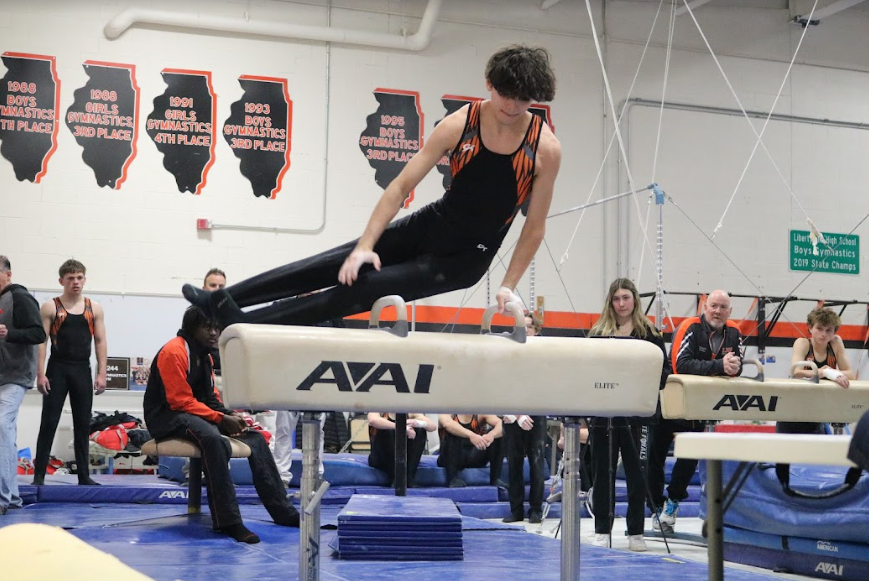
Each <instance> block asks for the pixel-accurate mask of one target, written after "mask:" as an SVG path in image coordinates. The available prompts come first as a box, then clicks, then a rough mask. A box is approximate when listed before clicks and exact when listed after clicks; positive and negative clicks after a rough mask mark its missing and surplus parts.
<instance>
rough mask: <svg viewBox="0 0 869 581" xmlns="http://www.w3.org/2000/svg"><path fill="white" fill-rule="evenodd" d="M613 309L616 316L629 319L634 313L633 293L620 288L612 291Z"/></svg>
mask: <svg viewBox="0 0 869 581" xmlns="http://www.w3.org/2000/svg"><path fill="white" fill-rule="evenodd" d="M613 311H615V313H616V317H618V318H619V319H622V322H624V320H626V319H630V318H631V315H632V314H634V293H632V292H631V291H629V290H627V289H623V288H620V289H618V290H617V291H616V292H615V293H613Z"/></svg>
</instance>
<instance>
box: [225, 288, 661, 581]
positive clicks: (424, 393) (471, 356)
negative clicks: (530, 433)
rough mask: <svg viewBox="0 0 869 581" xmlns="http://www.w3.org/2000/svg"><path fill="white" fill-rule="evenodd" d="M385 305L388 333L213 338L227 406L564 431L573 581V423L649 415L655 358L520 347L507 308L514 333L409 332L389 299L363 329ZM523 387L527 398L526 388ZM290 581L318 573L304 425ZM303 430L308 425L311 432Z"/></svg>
mask: <svg viewBox="0 0 869 581" xmlns="http://www.w3.org/2000/svg"><path fill="white" fill-rule="evenodd" d="M389 304H391V305H394V306H395V307H396V311H397V314H398V317H397V318H398V321H397V323H396V325H395V326H394V327H393V328H392V329H389V330H388V332H387V330H362V329H332V328H324V327H293V326H274V325H245V324H239V325H233V326H230V327H228V328H227V329H226V330H225V331H224V332H223V334H222V335H221V337H220V355H221V359H222V361H223V390H224V393H223V395H224V399H225V401H226V404H227V405H228V406H229V407H253V408H261V409H262V408H266V409H279V410H280V409H283V410H302V411H318V410H335V411H370V410H390V411H394V412H423V413H444V412H450V413H465V412H468V413H475V412H479V411H480V410H485V411H486V412H487V413H497V414H508V413H517V412H520V413H526V414H538V415H558V416H565V417H568V418H573V419H572V421H571V420H568V421H566V422H565V432H566V433H565V454H564V458H565V469H564V495H563V498H564V507H563V513H564V514H565V515H566V516H565V519H564V525H563V527H564V530H563V536H562V548H561V578H562V579H563V580H568V579H569V580H571V581H572V580H574V579H578V578H579V511H578V505H577V498H578V494H579V426H578V420H577V419H576V418H577V417H578V416H588V415H595V416H605V417H606V416H609V417H612V416H650V415H652V414H654V412H655V408H656V405H657V401H658V385H659V382H660V377H661V366H662V364H663V361H662V355H661V351H660V349H659V348H657V347H656V346H654V345H652V344H651V343H648V342H646V341H631V340H616V339H614V340H602V339H576V338H563V337H530V338H526V337H525V329H524V315H523V313H522V310H521V308H519V306H518V305H516V304H513V303H510V304H508V307H509V309H510V312H511V313H512V316H513V318H514V321H515V328H514V331H513V332H512V333H506V334H492V333H490V332H489V330H490V327H491V320H492V317H493V315H494V313H495V307H490V308H489V309H487V311H486V313H485V314H484V317H483V325H482V328H483V333H482V334H481V335H462V334H447V333H416V332H413V333H408V332H407V318H406V314H407V309H406V307H405V305H404V301H402V300H401V299H400V298H399V297H386V298H384V299H380V300H379V301H378V302H377V303H375V305H374V307H373V308H372V311H371V323H370V325H369V326H370V328H374V329H377V327H378V323H379V318H380V312H381V310H382V309H383V307H384V306H385V305H389ZM529 385H533V386H534V388H533V389H526V387H527V386H529ZM303 424H304V425H303V468H302V490H301V502H302V511H301V515H302V517H301V523H302V524H301V532H300V535H301V536H300V543H299V559H300V563H299V578H300V579H305V580H309V579H317V578H318V574H319V573H318V571H319V504H318V501H319V498H320V497H322V494H323V492H324V491H325V487H326V486H328V485H327V484H325V483H323V484H320V483H319V475H318V472H317V464H318V459H317V457H316V456H317V453H318V450H319V444H318V438H319V429H318V424H317V422H315V421H313V418H312V417H311V418H310V421H308V422H307V423H304V422H303ZM309 424H310V426H309Z"/></svg>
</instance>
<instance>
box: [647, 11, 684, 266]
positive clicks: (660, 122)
mask: <svg viewBox="0 0 869 581" xmlns="http://www.w3.org/2000/svg"><path fill="white" fill-rule="evenodd" d="M677 1H678V0H673V3H672V4H670V31H669V34H668V36H667V58H666V59H665V61H664V82H663V86H662V87H661V109H660V111H659V112H658V134H657V136H656V137H655V159H654V161H653V162H652V181H653V182H656V181H658V179H657V176H658V151H659V150H660V148H661V127H662V125H663V123H664V103H666V102H667V81H668V80H669V78H670V55H671V54H672V53H673V31H674V30H675V29H676V2H677ZM643 251H644V252H645V248H644V249H643Z"/></svg>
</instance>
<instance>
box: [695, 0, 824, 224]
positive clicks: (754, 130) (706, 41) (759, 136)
mask: <svg viewBox="0 0 869 581" xmlns="http://www.w3.org/2000/svg"><path fill="white" fill-rule="evenodd" d="M683 2H685V8H687V11H688V14H689V15H690V16H691V20H693V21H694V26H696V27H697V32H699V33H700V37H701V38H702V39H703V42H704V44H706V48H707V49H708V50H709V54H710V55H711V56H712V60H713V61H715V65H716V66H717V67H718V72H720V73H721V76H722V78H723V79H724V82H725V83H726V84H727V88H728V89H730V94H731V95H733V98H734V100H735V101H736V104H737V105H739V109H740V111H742V114H743V116H744V117H745V120H746V121H747V122H748V126H749V127H751V132H752V133H754V136H755V137H756V138H757V143H756V144H755V149H756V148H757V147H758V146H760V147H762V148H763V150H764V152H766V154H767V156H768V157H769V161H770V163H772V165H773V167H774V168H775V170H776V172H777V173H778V175H779V177H780V178H781V179H782V183H784V185H785V187H786V188H787V190H788V191H789V192H790V194H791V197H793V198H794V200H796V202H797V205H798V206H799V207H800V209H801V210H803V212H804V213H805V210H804V209H803V207H802V205H800V203H799V200H797V198H796V194H794V191H793V189H792V188H791V186H790V184H789V183H788V180H787V178H786V177H785V176H784V174H783V173H782V171H781V169H780V168H779V166H778V164H777V163H776V162H775V159H774V158H773V156H772V153H771V152H770V151H769V149H768V148H767V147H766V143H764V141H763V139H762V134H759V133H758V132H757V128H755V126H754V123H752V122H751V117H749V116H748V113H747V112H746V110H745V107H743V106H742V101H741V100H740V99H739V95H737V94H736V90H735V89H734V88H733V85H732V84H731V83H730V79H729V78H728V77H727V73H725V72H724V68H723V67H722V66H721V62H720V61H719V60H718V57H717V56H716V55H715V51H713V50H712V46H711V45H710V44H709V39H707V38H706V34H705V33H704V32H703V29H702V28H701V27H700V23H699V22H697V18H696V17H695V16H694V12H693V11H692V10H691V6H690V5H689V4H688V2H687V0H683ZM815 2H816V4H817V0H815ZM812 10H813V11H814V8H813V9H812ZM803 36H805V31H804V32H803ZM800 42H801V43H802V39H801V40H800ZM794 58H796V54H794ZM791 66H793V61H791ZM790 68H791V67H788V72H790ZM770 114H772V112H770ZM767 122H769V118H767ZM765 127H766V124H764V128H765ZM749 162H750V159H749ZM729 207H730V204H729V203H728V208H729ZM726 212H727V211H726V210H725V213H726ZM806 217H807V218H808V215H806ZM722 219H723V216H722ZM721 225H722V222H721V221H719V223H718V225H717V226H716V227H715V230H714V231H713V232H712V236H711V237H710V240H711V239H712V238H714V237H715V234H716V233H717V232H718V230H719V229H720V228H721Z"/></svg>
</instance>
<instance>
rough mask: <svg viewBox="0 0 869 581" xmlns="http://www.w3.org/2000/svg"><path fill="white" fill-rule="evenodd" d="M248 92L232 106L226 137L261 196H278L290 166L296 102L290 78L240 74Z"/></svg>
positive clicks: (225, 130)
mask: <svg viewBox="0 0 869 581" xmlns="http://www.w3.org/2000/svg"><path fill="white" fill-rule="evenodd" d="M238 82H239V84H240V85H241V88H242V89H244V95H242V97H241V99H240V100H238V101H236V102H235V103H233V104H232V106H231V107H230V116H229V119H227V120H226V123H224V125H223V137H224V139H226V142H227V143H228V144H229V147H230V148H232V152H233V153H234V154H235V156H236V157H237V158H239V159H240V160H241V175H243V176H244V177H246V178H247V179H249V180H250V185H251V186H252V187H253V193H254V195H255V196H257V197H260V196H262V197H264V198H270V199H275V197H276V196H277V194H278V192H279V191H280V190H281V184H282V182H283V179H284V175H285V174H286V173H287V169H289V167H290V146H291V144H292V140H291V138H290V135H291V134H292V125H293V102H292V101H290V94H289V91H288V90H287V80H286V79H274V78H270V77H253V76H249V75H244V76H241V77H239V78H238Z"/></svg>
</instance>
